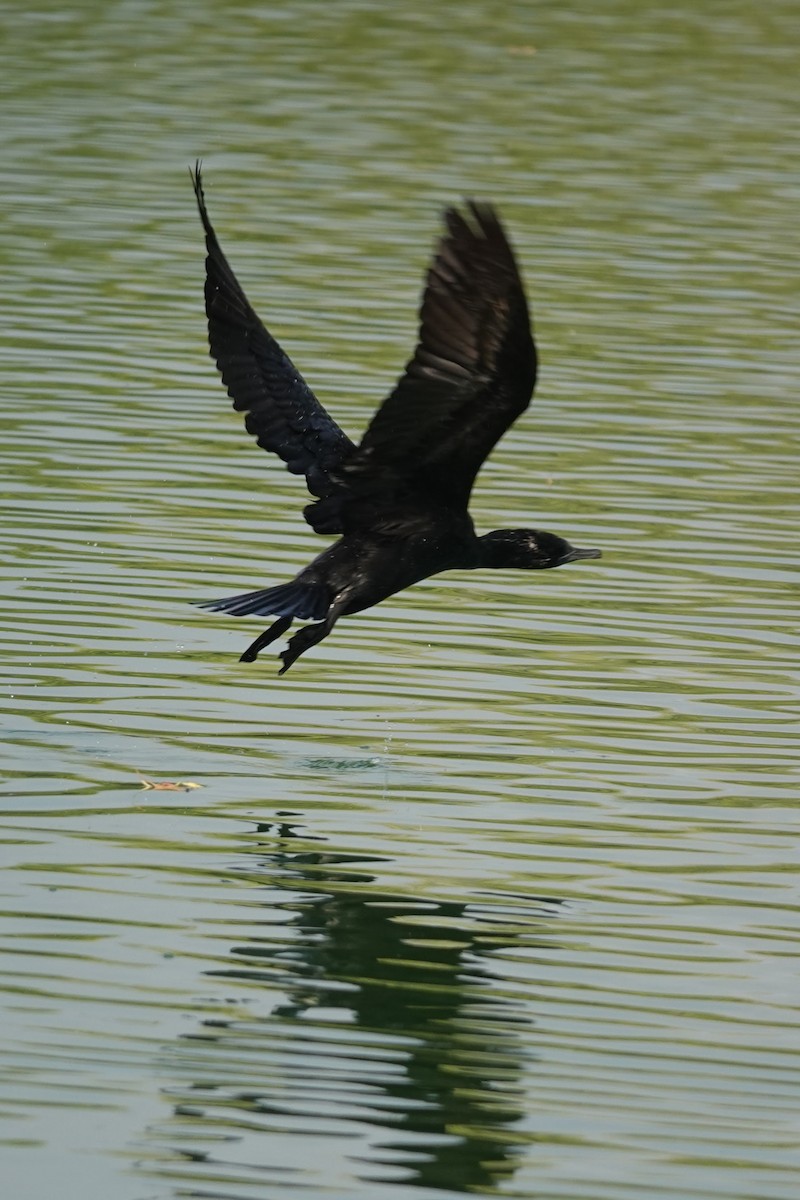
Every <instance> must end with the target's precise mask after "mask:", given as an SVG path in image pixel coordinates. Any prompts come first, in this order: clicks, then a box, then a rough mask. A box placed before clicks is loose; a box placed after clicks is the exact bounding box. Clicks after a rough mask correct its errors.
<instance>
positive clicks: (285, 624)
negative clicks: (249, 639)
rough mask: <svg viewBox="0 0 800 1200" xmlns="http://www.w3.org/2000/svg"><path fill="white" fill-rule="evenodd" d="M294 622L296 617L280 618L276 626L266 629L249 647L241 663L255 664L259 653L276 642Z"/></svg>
mask: <svg viewBox="0 0 800 1200" xmlns="http://www.w3.org/2000/svg"><path fill="white" fill-rule="evenodd" d="M293 620H294V617H278V620H277V621H276V622H275V624H274V625H270V627H269V629H265V630H264V632H263V633H260V634H259V635H258V637H257V638H256V640H255V641H254V642H253V644H252V646H248V647H247V649H246V650H245V652H244V654H243V655H242V656H241V658H240V659H239V662H255V661H256V659H257V658H258V653H259V651H260V650H263V649H264V647H265V646H268V645H269V644H270V642H274V641H275V638H279V637H280V636H281V634H282V633H285V632H286V630H287V629H288V628H289V626H290V625H291V623H292V621H293Z"/></svg>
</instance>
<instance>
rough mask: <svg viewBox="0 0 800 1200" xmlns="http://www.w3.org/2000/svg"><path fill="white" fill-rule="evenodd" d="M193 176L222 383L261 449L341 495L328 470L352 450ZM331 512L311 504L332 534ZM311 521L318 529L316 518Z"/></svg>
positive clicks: (314, 484) (314, 488) (321, 492)
mask: <svg viewBox="0 0 800 1200" xmlns="http://www.w3.org/2000/svg"><path fill="white" fill-rule="evenodd" d="M191 174H192V182H193V184H194V192H195V196H196V197H197V207H198V209H199V210H200V219H201V221H202V222H203V228H204V230H205V234H206V249H207V251H208V256H207V258H206V285H205V299H206V314H207V316H208V340H209V345H210V347H211V356H212V358H213V359H214V360H215V362H216V364H217V367H218V368H219V371H220V374H221V375H222V382H223V383H224V384H225V386H226V387H227V389H228V395H229V396H230V397H231V399H232V400H233V407H234V408H235V409H236V410H237V411H238V412H243V413H245V414H246V415H245V426H246V428H247V431H248V433H252V434H253V435H254V436H255V438H256V440H257V442H258V444H259V446H263V448H264V449H265V450H272V451H274V453H275V454H278V455H280V457H281V458H282V459H283V461H284V462H285V463H286V465H287V467H288V468H289V470H290V471H292V472H293V473H294V474H295V475H305V477H306V482H307V483H308V489H309V491H310V492H311V493H312V494H313V495H315V496H319V497H321V498H323V499H324V498H326V497H330V496H332V495H333V494H334V493H335V492H336V491H337V488H336V486H335V485H334V484H333V483H332V481H331V472H332V471H333V470H335V469H336V468H337V467H339V466H340V465H341V464H342V463H343V462H344V460H345V459H346V458H348V456H349V455H351V454H352V453H353V451H354V449H355V447H354V445H353V443H352V442H351V441H350V439H349V438H348V437H347V435H346V434H345V433H343V432H342V430H341V429H340V428H339V426H338V425H337V424H336V422H335V421H334V420H333V418H332V417H331V416H330V415H329V414H328V413H327V412H326V410H325V409H324V408H323V406H322V405H321V404H320V402H319V400H317V398H316V396H315V395H314V393H313V392H312V391H311V389H310V388H309V387H308V385H307V384H306V382H305V380H304V379H303V377H302V375H301V374H300V373H299V371H298V370H297V369H296V367H295V366H294V364H293V363H292V361H291V360H290V359H289V357H288V356H287V355H286V354H284V352H283V350H281V348H280V346H279V345H278V343H277V342H276V341H275V339H274V337H272V335H271V334H270V333H268V332H267V330H266V329H265V328H264V326H263V325H262V323H261V321H260V320H259V319H258V317H257V316H256V313H255V312H254V310H253V309H252V308H251V306H250V304H249V303H248V300H247V297H246V296H245V294H244V292H243V291H242V288H241V287H240V285H239V282H238V280H237V278H236V276H235V275H234V273H233V271H232V270H231V268H230V265H229V263H228V260H227V259H226V258H225V255H224V254H223V253H222V250H221V249H220V245H219V242H218V241H217V235H216V234H215V232H214V228H213V226H212V224H211V221H210V220H209V217H208V212H207V210H206V204H205V197H204V195H203V181H202V177H201V173H200V163H199V162H198V163H197V164H196V166H195V169H194V171H193V172H192V173H191ZM330 508H331V506H330V505H328V506H325V505H324V504H323V505H320V504H317V505H310V506H309V510H314V509H321V510H323V513H324V515H325V517H326V518H327V522H326V523H325V524H324V530H325V532H333V533H335V532H337V528H336V525H337V519H336V513H335V511H334V512H330V511H328V510H329V509H330ZM334 508H335V506H334ZM310 523H311V524H312V525H313V527H314V528H318V524H317V522H316V521H315V520H313V519H310Z"/></svg>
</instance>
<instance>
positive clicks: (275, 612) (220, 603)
mask: <svg viewBox="0 0 800 1200" xmlns="http://www.w3.org/2000/svg"><path fill="white" fill-rule="evenodd" d="M192 603H194V604H196V605H197V607H198V608H210V609H213V610H214V611H215V612H226V613H230V614H231V615H232V616H234V617H298V618H299V619H300V620H301V621H321V620H322V619H323V617H324V616H325V615H326V614H327V612H328V609H329V608H330V595H329V592H328V588H327V587H325V585H324V584H321V583H315V582H312V581H305V580H302V579H293V580H292V582H291V583H281V584H279V585H278V587H271V588H262V589H261V590H260V591H258V592H244V593H243V594H242V595H241V596H225V597H223V599H222V600H195V601H193V602H192Z"/></svg>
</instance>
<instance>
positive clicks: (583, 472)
mask: <svg viewBox="0 0 800 1200" xmlns="http://www.w3.org/2000/svg"><path fill="white" fill-rule="evenodd" d="M795 24H796V22H795V12H794V7H793V6H791V5H790V4H789V3H788V0H775V2H774V3H772V4H771V5H769V6H762V7H761V8H754V7H753V6H752V5H749V4H744V3H737V2H734V3H732V4H726V5H718V4H714V3H712V4H709V5H704V6H701V8H700V9H698V8H697V7H696V6H692V5H689V4H687V3H679V4H677V5H672V6H671V7H670V8H669V10H664V9H663V8H659V9H655V8H653V9H652V10H646V11H643V10H642V8H641V6H640V5H636V4H632V3H631V2H630V0H602V2H601V3H599V4H589V3H579V4H578V5H577V6H574V5H573V6H570V7H569V10H567V9H565V7H564V6H563V5H561V4H557V3H549V2H546V3H542V4H539V5H536V6H530V5H524V4H503V5H499V4H491V3H483V4H480V3H466V4H463V3H462V4H458V5H456V4H454V3H450V2H449V0H446V2H445V3H443V4H440V5H437V6H416V7H414V6H408V5H405V6H402V8H397V9H387V7H386V6H383V5H376V4H370V3H351V2H350V0H344V2H343V3H340V4H337V5H330V4H327V3H322V2H321V0H293V2H292V3H288V4H286V5H284V6H283V7H262V6H257V5H250V4H244V3H243V4H239V5H234V6H230V5H227V4H226V5H223V4H222V3H219V2H216V0H201V2H200V3H195V4H192V5H188V4H184V3H179V2H175V3H170V4H166V3H162V4H159V3H153V4H145V3H140V2H136V0H129V2H126V3H121V4H118V5H113V6H108V5H100V4H94V3H85V4H83V5H81V6H79V8H78V9H72V10H69V9H64V8H63V7H59V6H57V5H55V4H51V3H44V4H42V5H39V6H38V7H37V8H36V9H31V10H29V11H28V12H21V11H20V12H18V13H16V14H15V16H14V20H13V22H12V24H11V27H10V29H9V36H8V39H7V45H6V49H5V50H4V52H3V54H4V56H5V62H4V65H3V68H2V79H3V84H2V86H3V91H4V120H3V124H2V130H0V144H2V150H3V164H4V185H3V190H4V196H5V203H4V218H3V223H2V228H0V255H1V256H2V264H3V284H4V286H3V294H4V297H5V314H6V315H5V329H6V343H5V347H6V348H5V351H4V363H5V372H4V378H5V386H4V389H3V401H2V441H0V454H2V459H3V487H2V492H3V507H4V514H5V515H4V520H3V523H2V532H1V534H0V536H2V540H3V545H4V549H5V551H6V554H5V556H4V560H5V563H6V566H5V568H4V589H3V600H2V604H3V622H2V627H3V630H4V635H3V636H4V642H5V650H6V654H5V656H4V663H5V666H4V672H5V678H6V680H7V684H6V704H5V716H4V735H3V757H4V784H3V789H2V790H3V798H2V814H3V830H4V833H3V838H4V841H3V850H2V860H3V863H4V865H5V867H6V869H5V871H4V872H3V883H2V888H3V893H4V900H3V917H2V931H3V935H4V950H5V962H4V969H3V977H2V979H3V982H2V990H3V1001H4V1016H3V1031H4V1038H3V1040H4V1042H5V1054H4V1067H3V1076H2V1082H1V1083H0V1089H1V1090H0V1097H1V1098H0V1138H2V1150H0V1155H1V1156H2V1161H3V1167H4V1171H5V1173H6V1174H7V1175H8V1176H9V1178H11V1179H12V1180H13V1188H12V1190H13V1194H14V1196H15V1198H17V1200H44V1198H45V1197H47V1198H49V1197H51V1196H53V1195H56V1194H57V1195H59V1196H60V1197H62V1200H72V1198H73V1197H74V1198H76V1200H77V1198H78V1197H80V1200H95V1198H96V1200H101V1198H102V1200H105V1198H106V1197H108V1196H110V1195H113V1196H114V1197H115V1200H151V1198H158V1200H162V1198H163V1200H172V1198H173V1197H175V1198H177V1197H180V1196H198V1197H199V1196H202V1197H213V1198H215V1200H267V1198H269V1200H284V1197H287V1198H288V1197H290V1196H294V1195H297V1194H298V1191H302V1192H303V1193H304V1194H307V1195H313V1196H320V1197H323V1196H324V1197H331V1198H333V1197H335V1198H337V1200H338V1198H342V1200H344V1198H345V1197H347V1198H349V1197H361V1196H363V1197H365V1198H369V1200H412V1198H413V1197H416V1196H420V1197H422V1196H424V1195H426V1194H427V1195H430V1196H431V1197H432V1196H434V1195H436V1196H447V1195H452V1196H456V1195H461V1194H463V1193H464V1192H471V1193H472V1194H477V1195H482V1196H490V1195H507V1196H514V1197H520V1198H524V1200H534V1198H535V1200H551V1198H558V1200H624V1198H625V1197H628V1196H631V1195H635V1196H648V1197H649V1196H659V1197H662V1196H663V1197H669V1198H673V1197H674V1198H675V1200H695V1198H697V1200H699V1198H701V1197H702V1198H705V1197H713V1198H718V1200H793V1197H794V1196H795V1195H796V1191H797V1172H798V1166H800V1163H798V1153H797V1114H798V1110H799V1109H800V1086H799V1076H798V1066H799V1065H800V1062H799V1060H798V1056H799V1055H800V1038H799V1037H798V1024H799V1022H798V1003H797V995H798V987H797V957H798V942H797V928H798V920H797V918H798V900H799V897H798V867H799V866H800V862H799V861H798V850H797V832H798V829H797V816H796V812H797V795H798V758H799V757H800V755H799V754H798V736H797V735H798V720H797V711H798V709H797V701H798V690H799V689H798V671H797V666H796V664H797V658H798V636H797V611H798V606H797V599H798V578H799V577H800V575H799V572H800V551H798V547H797V538H796V532H797V528H798V523H799V522H800V511H799V510H800V506H799V505H798V497H797V455H798V417H797V401H796V397H797V337H796V329H797V308H796V286H797V284H796V280H797V261H798V241H797V219H796V217H797V209H798V200H800V184H799V183H798V177H797V172H796V145H795V139H794V137H793V130H794V126H793V122H795V117H796V113H795V101H794V97H795V94H796V78H795V76H796V71H795V65H794V61H793V60H794V45H795V41H796V38H795V33H796V29H795ZM197 156H203V157H204V159H205V163H206V182H207V195H208V201H209V205H210V209H211V214H212V218H213V219H214V221H215V223H216V225H217V227H218V230H219V233H220V237H221V239H222V241H223V245H224V246H225V248H226V250H227V251H228V253H229V255H230V257H231V259H232V261H233V263H234V265H235V267H236V268H237V270H238V271H239V273H240V276H241V278H242V280H243V282H244V284H245V286H246V287H247V289H248V292H249V294H250V295H251V298H252V299H253V300H254V302H255V303H256V305H257V307H258V308H259V311H260V312H261V313H262V315H263V316H264V317H265V318H266V319H268V320H269V322H270V325H271V327H272V329H273V331H274V332H275V333H276V334H277V335H278V336H279V337H280V338H281V340H282V341H283V342H284V344H285V346H286V348H287V349H288V350H289V352H290V353H291V354H292V356H293V357H294V358H295V360H296V361H297V362H298V364H299V365H300V366H301V368H302V369H303V371H304V373H305V374H306V377H307V378H308V380H309V382H310V383H311V385H312V386H313V387H314V388H315V389H317V391H318V392H319V394H320V396H321V398H322V399H323V401H324V402H325V403H326V404H329V405H330V406H331V408H332V410H333V411H334V413H335V415H336V417H337V419H338V420H340V422H341V423H342V424H343V426H344V427H345V428H346V429H347V431H348V432H349V433H351V434H352V435H357V434H358V433H359V431H360V430H361V429H362V428H363V427H364V425H365V424H366V421H367V420H368V418H369V415H370V413H371V412H372V410H373V408H374V405H375V403H376V402H377V400H378V399H379V398H380V397H381V396H382V395H383V394H385V392H386V391H387V390H388V388H389V387H390V386H391V384H392V382H393V381H394V379H395V378H396V376H397V374H398V372H399V370H400V368H401V366H402V364H403V363H404V361H405V359H406V358H407V356H408V354H409V353H410V350H411V346H412V344H413V337H414V329H415V306H416V303H417V299H418V293H419V286H420V279H421V273H422V270H423V268H424V264H425V262H426V260H427V257H428V255H429V252H430V247H431V245H432V240H433V236H434V232H435V229H436V226H437V221H438V213H439V210H440V209H441V207H442V205H443V204H445V203H449V202H452V201H453V200H454V199H457V198H459V197H461V196H464V195H477V196H480V197H486V198H489V199H492V200H494V201H495V202H496V203H497V204H498V206H499V207H500V209H501V211H502V213H503V215H504V217H505V219H506V222H507V224H508V226H509V229H510V230H511V232H512V235H513V239H514V242H515V245H516V247H517V250H518V253H519V257H520V261H521V263H522V265H523V270H524V274H525V277H526V280H527V284H528V288H529V292H530V296H531V300H532V304H533V308H534V311H535V318H536V328H537V335H538V339H539V342H540V346H541V351H542V360H543V367H542V374H541V382H540V385H539V389H538V392H537V398H536V404H535V407H534V408H533V409H532V410H531V411H530V412H529V413H528V414H526V415H525V417H523V418H522V419H521V420H520V422H519V424H518V426H517V427H516V428H515V429H514V430H513V432H512V433H511V434H510V435H509V436H508V437H507V438H506V439H505V440H504V442H503V443H502V445H501V446H500V447H499V449H498V451H497V452H496V454H495V455H494V456H493V458H492V461H491V463H490V464H489V465H488V467H487V468H486V470H485V472H484V473H483V474H482V476H481V479H480V481H479V486H478V488H477V489H476V494H475V498H474V514H475V518H476V522H477V524H478V526H479V528H480V529H481V530H482V531H484V530H487V529H491V528H494V527H495V526H498V525H511V526H514V525H520V524H529V523H532V524H535V525H539V526H541V527H544V528H552V529H554V530H557V531H558V532H560V533H562V534H564V535H565V536H567V537H568V538H569V539H570V540H571V541H574V542H575V543H576V544H578V545H599V546H602V548H603V553H604V557H603V559H602V561H600V562H597V563H586V564H580V565H578V566H576V567H574V568H569V569H565V570H561V571H557V572H551V573H547V574H544V575H542V576H539V577H532V576H529V575H523V574H519V575H514V574H508V575H506V574H500V573H498V574H497V575H492V574H488V573H487V574H475V575H470V574H467V573H464V574H455V573H454V574H452V575H447V576H442V577H440V578H438V579H435V580H431V581H428V582H426V583H424V584H422V585H420V586H419V587H417V588H415V589H413V590H411V591H409V592H407V593H404V594H403V595H402V596H399V597H396V598H395V599H393V600H391V601H390V602H387V603H386V604H384V605H382V606H380V608H378V609H377V610H375V611H373V612H370V613H366V614H363V615H362V616H359V617H357V618H354V619H353V620H347V621H344V622H342V623H341V624H340V625H339V626H337V629H336V633H335V636H334V637H332V638H331V639H329V640H328V641H327V642H325V644H324V646H322V647H320V648H319V649H317V650H315V651H312V652H311V653H310V654H309V655H308V656H307V657H306V658H304V659H303V660H302V661H301V662H300V663H298V664H297V665H296V667H295V668H293V671H292V672H291V673H290V674H289V675H288V676H286V677H285V678H283V679H277V677H276V675H275V667H276V662H275V659H274V657H271V656H270V655H269V654H266V655H265V656H264V657H263V658H262V659H260V660H259V661H258V663H257V664H254V665H251V666H245V665H243V664H239V663H238V661H237V659H238V655H239V654H240V653H241V651H242V649H244V647H245V646H246V645H247V644H248V642H249V641H250V640H251V639H252V638H253V637H254V636H255V634H256V632H258V628H257V627H256V625H255V624H254V623H253V622H238V623H237V622H236V621H235V620H233V619H230V618H225V617H222V616H220V615H211V614H202V613H200V612H198V611H196V610H193V609H191V608H190V607H189V606H188V604H187V601H188V600H190V599H196V598H201V597H205V596H214V595H224V594H227V593H230V592H233V591H236V590H246V589H249V588H252V587H257V586H266V585H267V584H268V583H272V582H280V581H281V580H282V579H284V578H287V577H289V576H290V575H291V574H292V573H293V572H294V571H296V570H297V569H298V568H299V567H301V566H302V565H304V563H305V562H306V561H307V559H308V557H309V556H310V555H311V554H312V553H314V552H316V550H317V549H318V548H319V546H320V543H319V539H317V538H315V537H314V535H313V534H312V533H311V531H310V530H309V529H308V528H307V527H306V526H305V525H304V524H303V523H302V520H301V516H300V510H301V508H302V505H303V504H304V503H305V493H304V490H303V488H302V486H301V484H300V482H299V481H298V480H296V479H292V478H290V477H289V476H288V475H287V474H285V473H284V472H283V471H282V469H281V468H280V466H279V464H277V463H276V462H274V461H271V460H270V459H269V458H268V456H266V455H264V454H263V453H262V452H260V451H259V450H258V449H257V448H255V447H254V446H252V445H251V444H250V442H249V439H248V437H247V436H246V434H245V433H244V431H243V430H242V428H241V424H240V422H239V419H238V418H237V417H235V415H234V414H233V413H232V412H231V411H230V409H229V405H228V402H227V400H226V398H225V395H224V392H223V390H222V389H221V387H220V385H219V384H218V382H217V380H216V378H215V373H214V371H213V368H212V365H211V363H210V361H209V360H208V358H207V356H206V348H205V333H204V323H203V316H202V295H201V294H202V278H203V251H202V241H201V232H200V228H199V224H198V221H197V218H196V214H195V212H194V210H193V199H192V195H191V189H190V185H189V180H188V176H187V174H186V167H187V165H188V164H189V163H190V162H193V161H194V159H195V158H196V157H197ZM139 773H141V774H143V775H144V777H146V778H148V779H150V780H154V781H157V782H164V781H173V782H180V781H188V782H193V783H196V784H199V785H201V786H200V787H198V788H196V789H192V790H188V791H176V790H163V789H157V790H143V789H142V787H141V775H140V774H139Z"/></svg>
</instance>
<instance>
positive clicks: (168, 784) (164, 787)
mask: <svg viewBox="0 0 800 1200" xmlns="http://www.w3.org/2000/svg"><path fill="white" fill-rule="evenodd" d="M136 774H137V775H138V776H139V778H140V779H141V781H142V791H145V792H149V791H153V792H191V791H192V790H193V789H194V788H200V787H202V786H203V785H202V783H191V782H190V781H189V780H188V779H179V780H177V781H173V780H171V779H148V778H147V776H146V775H143V774H142V772H141V771H137V772H136Z"/></svg>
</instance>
